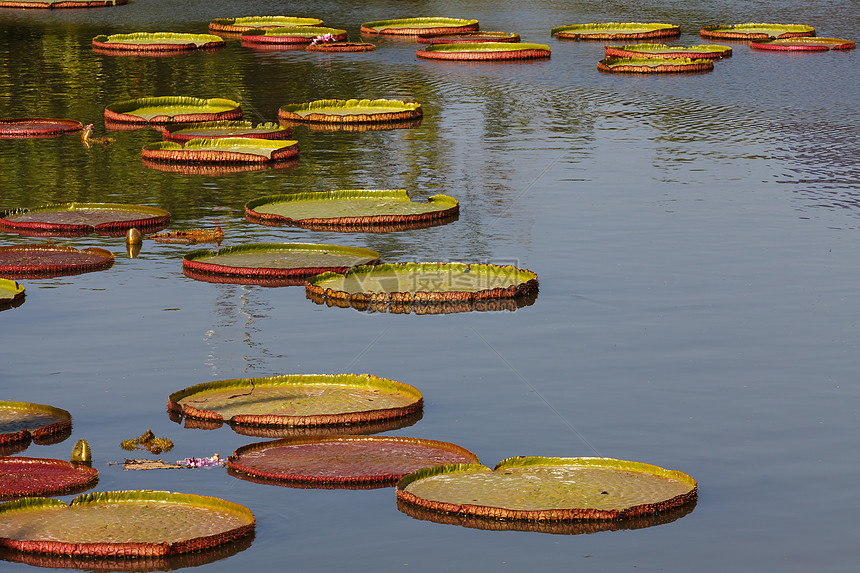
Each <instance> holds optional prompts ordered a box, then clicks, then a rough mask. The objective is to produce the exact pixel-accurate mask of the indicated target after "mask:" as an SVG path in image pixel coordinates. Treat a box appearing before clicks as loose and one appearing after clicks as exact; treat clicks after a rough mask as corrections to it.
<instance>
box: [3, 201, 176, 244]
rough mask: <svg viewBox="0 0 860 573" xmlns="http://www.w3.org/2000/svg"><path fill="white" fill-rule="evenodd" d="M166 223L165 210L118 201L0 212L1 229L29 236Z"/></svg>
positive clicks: (114, 232) (143, 227)
mask: <svg viewBox="0 0 860 573" xmlns="http://www.w3.org/2000/svg"><path fill="white" fill-rule="evenodd" d="M169 222H170V213H169V212H168V211H166V210H164V209H159V208H158V207H149V206H146V205H124V204H118V203H55V204H51V205H42V206H40V207H33V208H30V209H10V210H7V211H0V229H2V230H4V231H7V232H8V231H12V232H19V233H22V234H29V235H62V236H76V235H87V234H90V233H99V234H102V235H112V236H120V235H123V234H125V232H126V231H127V230H128V229H131V228H132V227H135V228H137V229H140V230H143V231H144V232H149V231H157V230H158V229H160V228H163V227H166V226H167V224H168V223H169Z"/></svg>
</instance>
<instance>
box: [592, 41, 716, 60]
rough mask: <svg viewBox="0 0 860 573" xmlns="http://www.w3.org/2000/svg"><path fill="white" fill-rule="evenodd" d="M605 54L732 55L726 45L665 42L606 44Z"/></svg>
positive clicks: (691, 56)
mask: <svg viewBox="0 0 860 573" xmlns="http://www.w3.org/2000/svg"><path fill="white" fill-rule="evenodd" d="M604 49H605V51H606V55H607V56H612V57H616V58H663V59H673V58H690V59H700V58H707V59H718V58H726V57H728V56H731V55H732V49H731V48H730V47H728V46H717V45H699V46H667V45H666V44H628V45H625V46H606V47H605V48H604Z"/></svg>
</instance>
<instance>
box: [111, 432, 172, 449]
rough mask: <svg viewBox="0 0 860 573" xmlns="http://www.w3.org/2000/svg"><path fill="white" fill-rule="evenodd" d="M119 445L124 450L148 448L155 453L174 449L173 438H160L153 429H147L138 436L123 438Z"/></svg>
mask: <svg viewBox="0 0 860 573" xmlns="http://www.w3.org/2000/svg"><path fill="white" fill-rule="evenodd" d="M119 445H120V447H121V448H122V449H124V450H148V451H149V452H151V453H153V454H160V453H161V452H169V451H170V450H172V449H173V440H171V439H170V438H158V437H156V435H155V434H153V433H152V430H147V431H145V432H144V433H143V434H141V435H140V436H139V437H137V438H131V439H128V440H123V441H122V442H120V444H119Z"/></svg>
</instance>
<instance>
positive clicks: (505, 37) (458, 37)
mask: <svg viewBox="0 0 860 573" xmlns="http://www.w3.org/2000/svg"><path fill="white" fill-rule="evenodd" d="M415 39H416V40H418V43H419V44H459V43H473V42H519V41H520V35H519V34H515V33H514V32H491V31H486V32H485V31H473V32H460V33H459V34H421V35H419V36H418V37H417V38H415Z"/></svg>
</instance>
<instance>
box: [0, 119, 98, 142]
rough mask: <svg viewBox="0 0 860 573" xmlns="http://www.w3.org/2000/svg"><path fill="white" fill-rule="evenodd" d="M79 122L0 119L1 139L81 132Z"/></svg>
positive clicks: (81, 125)
mask: <svg viewBox="0 0 860 573" xmlns="http://www.w3.org/2000/svg"><path fill="white" fill-rule="evenodd" d="M83 128H84V126H83V124H82V123H81V122H79V121H75V120H72V119H56V118H51V117H15V118H11V119H0V138H3V139H13V138H14V139H17V138H25V137H54V136H57V135H62V134H64V133H72V132H75V131H81V130H82V129H83Z"/></svg>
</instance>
